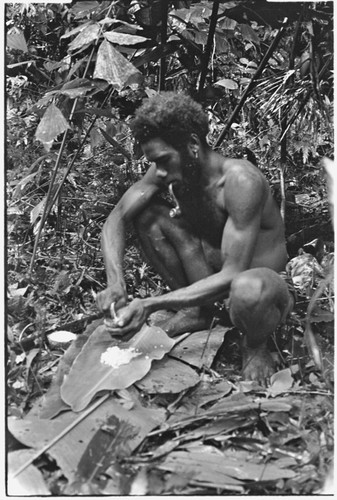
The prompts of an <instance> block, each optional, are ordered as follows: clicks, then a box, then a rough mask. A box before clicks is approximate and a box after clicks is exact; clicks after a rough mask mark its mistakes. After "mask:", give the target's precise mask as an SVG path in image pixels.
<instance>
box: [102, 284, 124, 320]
mask: <svg viewBox="0 0 337 500" xmlns="http://www.w3.org/2000/svg"><path fill="white" fill-rule="evenodd" d="M127 298H128V297H127V294H126V289H125V285H124V284H123V285H112V286H108V287H107V288H106V289H105V290H103V291H102V292H99V293H98V294H97V297H96V304H97V307H98V309H99V310H100V311H102V312H103V313H104V316H106V317H107V318H111V304H112V303H114V307H115V311H116V312H117V311H118V309H120V308H121V307H124V306H125V305H126V303H127Z"/></svg>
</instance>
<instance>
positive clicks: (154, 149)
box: [142, 137, 192, 186]
mask: <svg viewBox="0 0 337 500" xmlns="http://www.w3.org/2000/svg"><path fill="white" fill-rule="evenodd" d="M142 150H143V153H144V155H145V156H146V158H147V160H148V161H150V162H153V163H155V164H156V175H157V177H158V178H159V179H161V181H162V182H164V183H165V184H166V185H167V186H168V185H169V184H171V183H172V182H173V183H181V182H183V180H184V179H185V180H186V168H185V167H186V166H187V163H189V164H190V163H191V160H192V158H190V156H189V154H188V151H187V148H186V151H185V152H183V153H182V152H180V151H178V150H177V149H175V148H174V147H173V146H171V145H170V144H168V143H167V142H165V141H164V140H163V139H161V138H159V137H156V138H154V139H150V140H149V141H147V142H145V143H144V144H142Z"/></svg>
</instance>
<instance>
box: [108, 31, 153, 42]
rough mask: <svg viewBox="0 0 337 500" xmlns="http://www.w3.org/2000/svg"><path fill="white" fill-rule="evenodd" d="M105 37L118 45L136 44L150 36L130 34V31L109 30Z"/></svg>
mask: <svg viewBox="0 0 337 500" xmlns="http://www.w3.org/2000/svg"><path fill="white" fill-rule="evenodd" d="M104 37H105V38H106V39H107V40H108V41H109V42H111V43H116V44H117V45H136V44H137V43H141V42H145V41H146V40H148V38H145V37H144V36H139V35H129V34H128V33H118V32H117V31H108V32H107V33H104Z"/></svg>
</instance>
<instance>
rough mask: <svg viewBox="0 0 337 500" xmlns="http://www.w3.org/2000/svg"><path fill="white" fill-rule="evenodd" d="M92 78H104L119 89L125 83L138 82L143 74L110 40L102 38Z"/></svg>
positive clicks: (125, 84)
mask: <svg viewBox="0 0 337 500" xmlns="http://www.w3.org/2000/svg"><path fill="white" fill-rule="evenodd" d="M94 78H100V79H102V80H105V81H107V82H109V83H110V84H111V85H112V86H113V87H115V88H116V89H117V90H118V91H120V90H122V89H123V88H124V87H126V86H127V85H131V84H133V83H140V82H141V81H142V79H143V76H142V74H141V72H140V71H138V69H137V68H135V66H134V65H133V64H131V63H130V62H129V61H128V60H127V59H126V58H125V57H124V56H122V54H121V53H120V52H118V50H116V49H115V48H114V46H113V45H112V44H111V43H110V42H108V41H107V40H104V41H103V42H102V43H101V45H100V47H99V49H98V53H97V62H96V67H95V72H94Z"/></svg>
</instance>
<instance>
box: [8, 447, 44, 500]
mask: <svg viewBox="0 0 337 500" xmlns="http://www.w3.org/2000/svg"><path fill="white" fill-rule="evenodd" d="M34 453H35V452H34V451H33V450H16V451H12V452H11V453H9V454H8V456H7V459H8V482H7V487H8V494H9V495H10V496H30V495H32V496H38V495H41V496H46V495H51V493H50V491H49V489H48V487H47V485H46V483H45V481H44V479H43V475H42V473H41V472H40V471H39V469H38V468H37V467H35V466H34V465H30V466H29V467H27V469H26V470H24V471H23V472H22V473H21V474H20V476H18V477H11V474H13V473H14V472H15V471H16V470H17V469H18V468H19V467H20V466H21V465H23V464H24V463H25V462H26V461H27V460H29V459H30V458H31V457H32V456H33V455H34Z"/></svg>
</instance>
